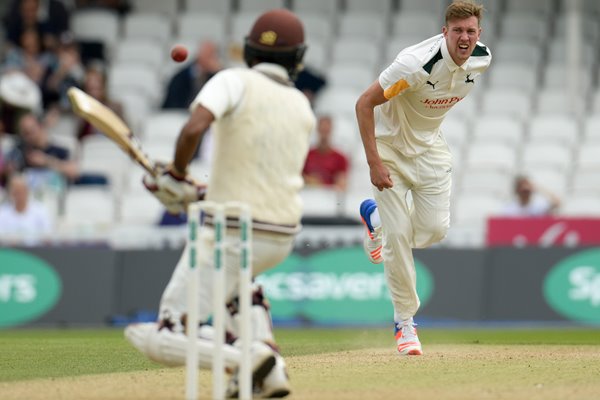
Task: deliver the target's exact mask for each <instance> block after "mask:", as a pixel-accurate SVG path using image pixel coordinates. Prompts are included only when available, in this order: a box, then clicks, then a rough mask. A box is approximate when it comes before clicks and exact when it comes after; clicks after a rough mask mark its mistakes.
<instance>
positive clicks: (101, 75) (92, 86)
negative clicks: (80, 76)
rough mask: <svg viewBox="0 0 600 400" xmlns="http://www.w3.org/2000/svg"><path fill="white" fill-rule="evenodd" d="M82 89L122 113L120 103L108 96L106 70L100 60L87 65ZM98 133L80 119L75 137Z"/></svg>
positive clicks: (118, 113)
mask: <svg viewBox="0 0 600 400" xmlns="http://www.w3.org/2000/svg"><path fill="white" fill-rule="evenodd" d="M83 91H84V92H86V93H87V94H89V95H90V96H92V97H93V98H95V99H96V100H98V101H99V102H100V103H102V104H104V105H106V106H108V107H109V108H110V109H111V110H113V111H114V112H115V113H116V114H117V115H119V116H122V115H123V107H122V106H121V104H120V103H119V102H116V101H114V100H112V99H110V98H109V97H108V91H107V89H106V72H105V69H104V65H103V64H102V63H101V62H93V63H91V64H90V65H88V67H87V69H86V71H85V78H84V80H83ZM99 133H100V132H98V131H97V130H96V128H94V127H93V126H92V124H90V123H89V122H87V121H85V120H83V119H82V120H81V124H80V125H79V129H78V130H77V138H78V139H79V140H83V139H84V138H86V137H88V136H90V135H95V134H99Z"/></svg>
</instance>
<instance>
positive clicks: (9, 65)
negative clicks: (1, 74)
mask: <svg viewBox="0 0 600 400" xmlns="http://www.w3.org/2000/svg"><path fill="white" fill-rule="evenodd" d="M54 64H56V56H55V55H54V54H52V53H50V52H46V51H44V50H43V48H42V39H41V36H40V34H39V32H38V31H36V30H35V29H34V28H27V29H25V30H24V31H23V33H22V34H21V37H20V39H19V46H18V47H12V48H10V49H9V50H8V52H7V53H6V59H5V60H4V62H3V63H2V70H4V71H11V70H18V71H22V72H24V73H25V75H27V76H28V77H29V79H31V80H32V81H34V82H35V83H36V84H37V85H38V86H39V87H40V89H41V88H42V87H43V86H44V84H45V81H46V79H47V78H48V75H49V73H50V69H51V67H52V66H53V65H54Z"/></svg>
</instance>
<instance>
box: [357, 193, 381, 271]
mask: <svg viewBox="0 0 600 400" xmlns="http://www.w3.org/2000/svg"><path fill="white" fill-rule="evenodd" d="M375 210H377V203H375V200H373V199H366V200H364V201H363V202H362V203H361V204H360V218H361V220H362V222H363V224H364V225H365V228H366V229H367V234H366V235H365V239H364V241H363V248H364V249H365V253H366V254H367V257H368V258H369V261H371V262H372V263H373V264H381V263H382V262H383V257H382V256H381V250H382V248H383V246H382V239H381V236H382V234H381V226H377V227H374V226H373V224H372V223H371V215H372V214H373V212H375Z"/></svg>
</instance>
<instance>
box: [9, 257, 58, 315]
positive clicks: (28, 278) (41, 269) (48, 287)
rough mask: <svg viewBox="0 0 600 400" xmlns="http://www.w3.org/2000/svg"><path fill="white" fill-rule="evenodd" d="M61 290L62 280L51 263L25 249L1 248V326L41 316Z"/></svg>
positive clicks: (50, 306) (51, 306)
mask: <svg viewBox="0 0 600 400" xmlns="http://www.w3.org/2000/svg"><path fill="white" fill-rule="evenodd" d="M61 293H62V281H61V279H60V277H59V276H58V274H57V273H56V271H55V270H54V268H53V267H52V266H51V265H50V264H48V263H47V262H45V261H44V260H42V259H40V258H38V257H36V256H34V255H32V254H28V253H25V252H22V251H18V250H10V249H0V327H8V326H12V325H18V324H23V323H26V322H30V321H33V320H35V319H37V318H39V317H40V316H42V315H44V314H45V313H46V312H48V310H50V309H52V308H53V307H54V305H55V304H56V303H57V301H58V300H59V298H60V296H61Z"/></svg>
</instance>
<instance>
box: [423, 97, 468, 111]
mask: <svg viewBox="0 0 600 400" xmlns="http://www.w3.org/2000/svg"><path fill="white" fill-rule="evenodd" d="M462 99H463V97H458V96H454V97H447V98H445V99H444V98H442V99H423V100H421V103H422V104H423V105H424V106H425V107H427V108H435V109H439V108H450V107H452V106H453V105H455V104H456V103H458V102H459V101H461V100H462Z"/></svg>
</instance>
